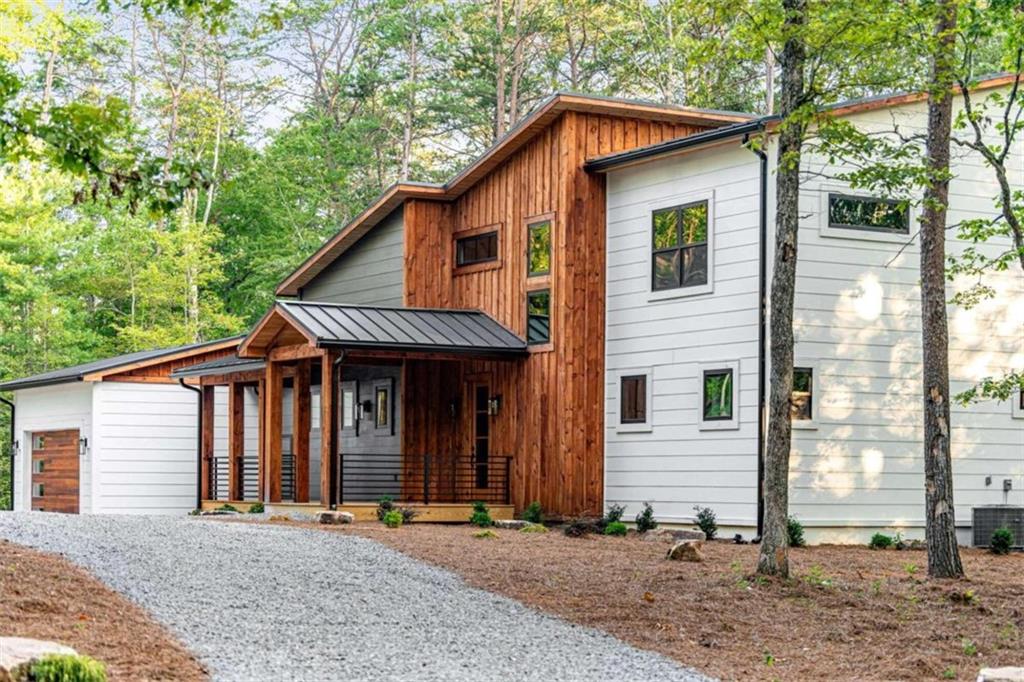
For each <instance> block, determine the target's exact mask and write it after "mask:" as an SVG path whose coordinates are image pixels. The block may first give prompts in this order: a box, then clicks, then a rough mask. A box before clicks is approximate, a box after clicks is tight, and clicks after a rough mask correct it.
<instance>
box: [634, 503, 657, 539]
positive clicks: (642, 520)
mask: <svg viewBox="0 0 1024 682" xmlns="http://www.w3.org/2000/svg"><path fill="white" fill-rule="evenodd" d="M657 527H658V522H657V521H655V520H654V507H652V506H651V503H650V502H644V509H643V511H642V512H640V513H639V514H637V515H636V529H637V532H640V533H646V532H647V531H649V530H654V529H655V528H657Z"/></svg>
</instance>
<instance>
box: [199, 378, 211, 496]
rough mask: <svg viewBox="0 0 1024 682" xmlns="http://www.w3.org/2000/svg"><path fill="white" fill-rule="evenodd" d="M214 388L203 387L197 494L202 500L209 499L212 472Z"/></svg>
mask: <svg viewBox="0 0 1024 682" xmlns="http://www.w3.org/2000/svg"><path fill="white" fill-rule="evenodd" d="M213 401H214V387H213V386H203V457H202V466H201V471H200V476H201V480H202V483H201V484H200V489H199V494H200V495H201V496H202V498H203V499H204V500H208V499H210V492H211V489H212V486H211V485H210V473H211V471H212V470H213V467H212V464H213V407H214V402H213Z"/></svg>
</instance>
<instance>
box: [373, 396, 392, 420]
mask: <svg viewBox="0 0 1024 682" xmlns="http://www.w3.org/2000/svg"><path fill="white" fill-rule="evenodd" d="M376 393H377V403H376V408H375V409H374V415H375V416H374V424H375V425H376V426H377V428H378V429H386V428H388V426H389V425H390V424H391V404H390V402H389V401H388V389H387V388H385V387H384V386H378V387H377V391H376Z"/></svg>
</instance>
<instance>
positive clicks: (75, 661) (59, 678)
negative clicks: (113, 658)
mask: <svg viewBox="0 0 1024 682" xmlns="http://www.w3.org/2000/svg"><path fill="white" fill-rule="evenodd" d="M30 675H31V679H33V680H35V681H36V682H106V681H107V668H106V666H104V665H103V664H102V663H100V662H99V661H97V660H95V659H93V658H89V657H88V656H76V655H74V654H50V655H49V656H44V657H43V658H41V659H39V660H38V661H36V662H35V663H34V664H32V669H31V673H30Z"/></svg>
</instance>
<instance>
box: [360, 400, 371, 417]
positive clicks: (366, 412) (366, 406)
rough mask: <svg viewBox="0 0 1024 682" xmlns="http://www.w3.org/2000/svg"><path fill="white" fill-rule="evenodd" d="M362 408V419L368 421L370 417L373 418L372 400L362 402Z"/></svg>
mask: <svg viewBox="0 0 1024 682" xmlns="http://www.w3.org/2000/svg"><path fill="white" fill-rule="evenodd" d="M362 407H363V419H369V418H370V417H372V416H373V401H372V400H364V401H363V402H362Z"/></svg>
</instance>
